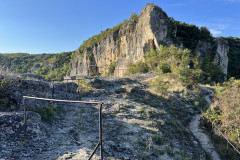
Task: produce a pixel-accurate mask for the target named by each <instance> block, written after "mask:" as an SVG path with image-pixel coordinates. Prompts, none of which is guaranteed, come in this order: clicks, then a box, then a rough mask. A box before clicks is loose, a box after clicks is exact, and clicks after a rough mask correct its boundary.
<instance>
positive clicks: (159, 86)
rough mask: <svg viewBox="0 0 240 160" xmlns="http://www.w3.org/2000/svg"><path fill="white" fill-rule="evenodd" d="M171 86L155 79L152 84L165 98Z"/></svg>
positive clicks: (159, 79)
mask: <svg viewBox="0 0 240 160" xmlns="http://www.w3.org/2000/svg"><path fill="white" fill-rule="evenodd" d="M169 86H170V84H169V82H164V81H163V80H162V79H161V78H155V79H154V80H153V81H152V82H151V87H152V88H153V89H154V90H155V91H156V92H158V93H161V94H162V95H164V96H167V95H168V93H169V91H168V88H169Z"/></svg>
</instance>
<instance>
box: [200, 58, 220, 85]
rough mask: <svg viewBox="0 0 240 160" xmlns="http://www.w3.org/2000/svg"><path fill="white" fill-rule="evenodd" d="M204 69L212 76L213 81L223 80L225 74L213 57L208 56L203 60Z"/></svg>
mask: <svg viewBox="0 0 240 160" xmlns="http://www.w3.org/2000/svg"><path fill="white" fill-rule="evenodd" d="M201 68H202V70H203V71H204V72H205V73H206V74H207V75H208V76H209V77H211V80H212V81H215V82H223V80H224V74H223V72H222V69H221V67H220V66H219V65H218V64H217V63H216V62H213V61H212V60H211V57H209V56H207V57H205V58H204V60H203V64H202V67H201Z"/></svg>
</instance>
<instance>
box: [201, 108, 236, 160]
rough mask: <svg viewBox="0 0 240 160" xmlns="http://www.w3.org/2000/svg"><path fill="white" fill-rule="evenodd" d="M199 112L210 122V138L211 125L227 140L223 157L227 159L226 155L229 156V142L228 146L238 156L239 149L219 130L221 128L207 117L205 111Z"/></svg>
mask: <svg viewBox="0 0 240 160" xmlns="http://www.w3.org/2000/svg"><path fill="white" fill-rule="evenodd" d="M201 113H202V115H203V117H206V119H207V120H208V121H210V124H211V136H210V137H211V140H212V139H213V127H214V128H216V129H217V130H218V132H219V133H220V135H221V136H222V138H223V139H225V140H226V142H227V147H226V148H227V151H226V155H225V157H226V160H228V157H229V144H230V146H232V148H233V149H234V150H235V151H236V152H237V153H238V154H239V156H240V151H239V150H238V149H237V147H235V146H234V145H233V144H232V143H231V142H230V141H229V139H228V138H227V136H225V135H224V134H223V133H222V131H221V129H220V128H219V127H218V126H217V125H216V124H215V123H214V122H213V121H212V120H211V119H209V118H208V116H207V115H206V113H205V112H203V111H202V110H201Z"/></svg>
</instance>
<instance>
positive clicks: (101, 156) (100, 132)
mask: <svg viewBox="0 0 240 160" xmlns="http://www.w3.org/2000/svg"><path fill="white" fill-rule="evenodd" d="M102 106H103V103H101V105H100V107H99V143H100V159H101V160H103V153H102V149H103V148H102Z"/></svg>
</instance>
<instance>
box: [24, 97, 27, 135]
mask: <svg viewBox="0 0 240 160" xmlns="http://www.w3.org/2000/svg"><path fill="white" fill-rule="evenodd" d="M25 101H26V99H25V98H23V109H24V119H23V126H24V135H25V134H26V132H27V108H26V104H25Z"/></svg>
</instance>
